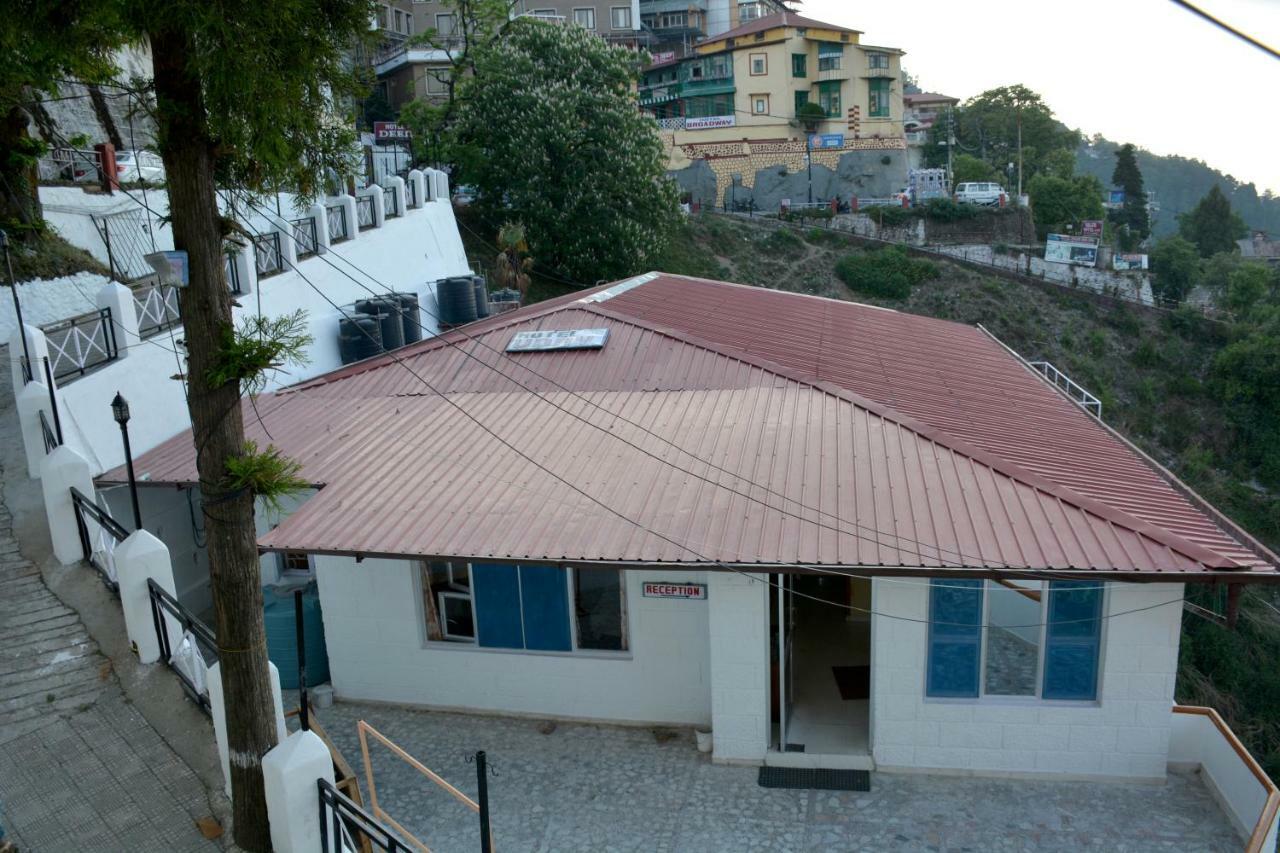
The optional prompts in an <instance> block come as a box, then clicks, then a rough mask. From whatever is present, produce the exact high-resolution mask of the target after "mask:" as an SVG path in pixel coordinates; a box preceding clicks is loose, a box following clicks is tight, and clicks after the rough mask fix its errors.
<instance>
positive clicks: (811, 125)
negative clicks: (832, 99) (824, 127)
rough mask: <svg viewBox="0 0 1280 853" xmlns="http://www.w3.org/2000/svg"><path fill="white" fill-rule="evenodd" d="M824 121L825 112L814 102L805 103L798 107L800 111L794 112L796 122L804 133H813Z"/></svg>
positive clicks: (825, 117) (825, 118)
mask: <svg viewBox="0 0 1280 853" xmlns="http://www.w3.org/2000/svg"><path fill="white" fill-rule="evenodd" d="M826 120H827V111H826V110H824V109H823V108H822V106H821V105H820V104H818V103H817V102H816V101H805V102H804V103H803V104H801V105H800V109H798V110H796V121H797V122H799V123H800V126H801V127H803V128H804V130H805V132H806V133H813V132H814V131H815V130H817V129H818V125H820V124H822V123H823V122H824V121H826Z"/></svg>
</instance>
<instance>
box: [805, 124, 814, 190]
mask: <svg viewBox="0 0 1280 853" xmlns="http://www.w3.org/2000/svg"><path fill="white" fill-rule="evenodd" d="M812 138H813V134H812V133H809V132H808V131H805V134H804V165H805V167H806V168H807V169H808V170H809V204H813V149H812V148H811V147H810V145H809V141H810V140H811V139H812Z"/></svg>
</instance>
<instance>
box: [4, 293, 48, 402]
mask: <svg viewBox="0 0 1280 853" xmlns="http://www.w3.org/2000/svg"><path fill="white" fill-rule="evenodd" d="M22 290H23V292H26V288H25V287H24V288H22ZM22 325H23V327H24V328H25V329H26V333H27V349H28V350H30V352H31V378H32V379H34V380H36V381H38V382H43V381H44V359H45V357H46V356H48V355H49V341H48V340H47V339H46V338H45V336H44V332H42V331H40V329H39V328H38V327H36V326H33V325H31V324H30V323H23V324H22ZM23 356H24V352H23V349H22V337H21V336H20V335H19V334H18V330H17V329H14V330H13V335H11V336H10V338H9V373H10V375H11V376H12V377H13V386H12V387H13V396H14V398H15V399H16V398H17V396H18V393H19V392H20V391H21V390H22V385H23V382H24V380H23V376H22V358H23Z"/></svg>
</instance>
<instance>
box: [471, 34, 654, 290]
mask: <svg viewBox="0 0 1280 853" xmlns="http://www.w3.org/2000/svg"><path fill="white" fill-rule="evenodd" d="M639 62H640V56H639V55H638V54H636V53H635V52H634V51H631V50H628V49H626V48H622V47H612V46H610V45H608V44H607V43H606V42H605V41H604V40H602V39H600V38H599V37H598V36H596V35H594V34H592V33H590V32H588V31H587V30H585V29H583V28H581V27H563V26H557V25H555V24H550V23H546V22H543V21H537V20H534V19H532V18H519V19H517V20H515V21H513V22H512V23H511V24H510V25H509V26H508V27H507V29H506V34H505V37H504V38H502V39H501V40H499V41H495V42H493V43H492V44H490V45H488V46H487V47H485V48H484V49H483V50H482V51H480V52H479V54H478V55H477V57H476V59H475V75H474V77H471V78H468V79H467V80H465V81H463V82H462V83H461V84H460V86H461V87H462V95H461V102H460V106H459V111H458V121H457V125H456V127H455V128H454V129H453V132H452V137H453V141H454V144H455V145H456V146H457V150H458V151H459V152H460V157H462V159H463V164H464V169H465V171H466V174H467V176H468V179H469V180H470V182H471V183H473V184H475V186H476V187H477V189H478V190H479V200H478V202H477V204H478V205H479V206H481V207H482V208H483V212H484V213H487V214H491V215H492V217H493V218H495V219H497V218H504V219H519V220H520V221H522V222H523V223H524V224H525V227H526V228H527V229H528V238H529V246H530V249H531V250H532V253H533V254H534V256H535V257H537V258H538V261H539V264H540V265H541V266H543V267H549V268H551V269H554V270H557V271H559V272H561V273H562V274H565V275H567V276H568V277H571V278H576V279H578V280H580V281H596V280H599V279H601V278H617V277H621V276H624V275H628V274H631V273H634V272H636V271H637V270H640V269H643V268H645V266H646V265H647V264H649V263H650V261H651V260H652V258H654V257H656V256H657V255H658V253H660V252H661V250H662V247H663V246H664V244H665V243H666V242H667V239H668V237H669V231H670V228H671V226H672V224H673V223H674V222H676V221H677V220H678V218H679V213H678V208H677V205H676V199H677V192H676V189H675V187H674V185H673V184H672V183H671V182H670V181H668V180H667V179H666V156H665V153H664V151H663V147H662V142H661V140H660V139H659V137H658V132H657V127H656V126H655V125H654V123H653V121H652V120H650V119H648V118H646V117H644V116H643V115H641V113H640V111H639V110H638V109H636V103H635V92H634V86H635V82H636V80H637V78H638V73H639Z"/></svg>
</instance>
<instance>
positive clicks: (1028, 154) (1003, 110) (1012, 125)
mask: <svg viewBox="0 0 1280 853" xmlns="http://www.w3.org/2000/svg"><path fill="white" fill-rule="evenodd" d="M955 116H956V121H955V124H956V128H955V129H956V137H957V140H958V143H959V147H961V148H963V149H964V150H966V151H976V152H977V158H976V159H977V160H979V161H981V162H982V163H984V164H985V165H986V166H987V168H988V170H989V171H988V173H987V174H986V175H977V176H975V177H963V178H962V177H960V174H961V172H960V164H959V161H960V157H956V158H955V173H956V177H955V182H956V183H960V182H962V181H989V180H996V179H997V178H996V177H995V176H1003V175H1004V174H1005V168H1006V167H1007V166H1008V164H1009V163H1015V164H1016V163H1017V162H1018V138H1019V133H1018V131H1019V126H1021V138H1022V164H1023V166H1022V174H1023V178H1024V180H1030V179H1031V178H1034V177H1036V176H1037V175H1057V176H1059V177H1070V175H1071V169H1072V158H1073V156H1074V153H1075V149H1076V146H1077V145H1079V142H1080V136H1079V134H1078V133H1076V131H1074V130H1069V129H1067V128H1066V127H1064V126H1063V125H1062V123H1061V122H1059V121H1058V120H1057V118H1055V117H1054V115H1053V110H1051V109H1049V106H1048V105H1047V104H1046V103H1045V102H1044V100H1043V99H1042V98H1041V97H1040V96H1039V95H1038V94H1036V93H1035V92H1033V91H1031V90H1030V89H1028V88H1027V87H1026V86H1021V85H1013V86H1002V87H1000V88H997V89H989V90H987V91H985V92H983V93H981V94H979V95H977V96H975V97H973V98H970V99H969V100H967V101H965V102H964V103H963V104H962V105H961V106H959V107H957V108H956V111H955ZM962 156H968V155H962ZM930 157H931V159H933V158H934V157H936V155H935V154H931V155H930ZM942 159H943V161H945V159H946V155H945V152H943V155H942ZM965 174H969V172H968V171H966V173H965Z"/></svg>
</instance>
